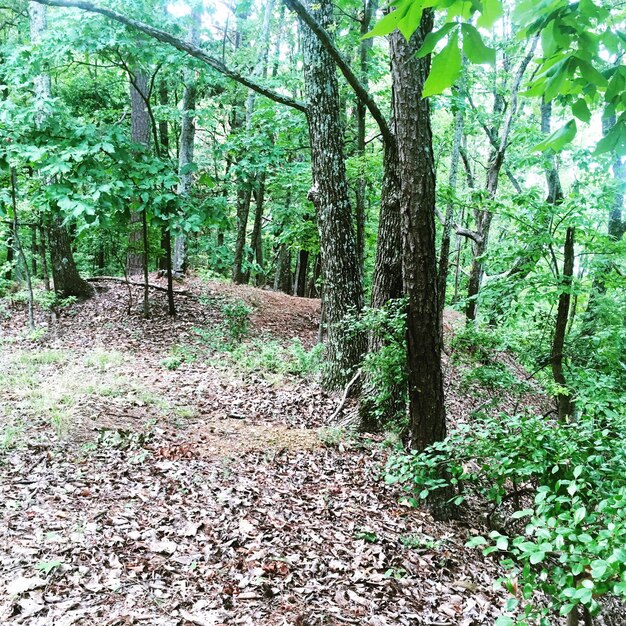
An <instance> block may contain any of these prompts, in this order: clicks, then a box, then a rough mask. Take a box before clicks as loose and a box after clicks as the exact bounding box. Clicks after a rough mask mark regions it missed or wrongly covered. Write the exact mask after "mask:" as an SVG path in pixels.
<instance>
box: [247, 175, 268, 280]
mask: <svg viewBox="0 0 626 626" xmlns="http://www.w3.org/2000/svg"><path fill="white" fill-rule="evenodd" d="M254 197H255V209H254V225H253V227H252V235H251V237H250V240H251V244H252V246H251V250H250V260H251V261H253V260H254V261H255V262H256V265H257V266H258V267H259V268H260V271H257V272H256V281H255V282H256V285H257V287H260V286H261V285H262V284H263V283H264V281H265V275H264V273H263V233H262V226H263V205H264V202H265V172H261V173H260V174H259V177H258V182H257V189H256V192H255V194H254Z"/></svg>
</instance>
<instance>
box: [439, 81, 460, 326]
mask: <svg viewBox="0 0 626 626" xmlns="http://www.w3.org/2000/svg"><path fill="white" fill-rule="evenodd" d="M464 82H465V80H464V79H462V84H461V86H460V90H461V92H463V91H464V84H463V83H464ZM462 139H463V108H462V107H460V106H459V107H458V108H457V111H456V115H455V120H454V138H453V140H452V155H451V157H450V176H449V177H448V186H449V187H450V191H451V193H453V194H456V187H457V178H458V172H459V157H460V154H461V141H462ZM453 222H454V201H453V200H452V199H450V201H449V202H448V205H447V207H446V217H445V221H444V224H443V233H442V235H441V248H440V250H439V269H438V283H437V287H438V294H437V295H438V298H439V326H440V328H441V330H442V332H443V310H444V308H445V306H446V289H447V282H448V266H449V258H450V237H451V234H452V224H453Z"/></svg>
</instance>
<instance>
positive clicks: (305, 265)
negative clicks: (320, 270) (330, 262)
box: [293, 250, 309, 298]
mask: <svg viewBox="0 0 626 626" xmlns="http://www.w3.org/2000/svg"><path fill="white" fill-rule="evenodd" d="M308 269H309V251H308V250H300V251H299V252H298V258H297V260H296V276H295V284H294V286H293V293H294V295H296V296H298V297H300V298H304V296H305V293H306V276H307V272H308Z"/></svg>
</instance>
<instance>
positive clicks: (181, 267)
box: [172, 3, 202, 277]
mask: <svg viewBox="0 0 626 626" xmlns="http://www.w3.org/2000/svg"><path fill="white" fill-rule="evenodd" d="M201 18H202V7H201V5H200V4H199V3H196V4H194V6H193V8H192V10H191V23H190V26H189V33H188V35H187V39H188V40H189V41H190V42H191V43H192V44H193V45H198V42H199V41H200V21H201ZM183 77H184V82H185V86H184V89H183V99H182V107H181V108H182V113H181V120H180V141H179V149H178V174H179V177H180V183H179V185H178V193H179V194H180V195H181V196H183V197H185V198H186V197H188V196H189V193H190V192H191V186H192V183H193V174H192V173H191V172H188V171H186V169H185V168H186V167H187V166H188V165H189V164H191V163H193V157H194V143H195V137H196V124H195V120H194V116H195V111H196V97H197V85H196V81H197V76H196V72H195V71H194V70H192V69H185V71H184V74H183ZM185 243H186V237H185V234H184V233H182V232H179V233H177V234H176V237H175V238H174V259H173V263H172V271H173V273H174V276H176V277H180V276H182V275H183V274H184V273H185V271H186V269H187V267H186V266H187V264H186V256H185Z"/></svg>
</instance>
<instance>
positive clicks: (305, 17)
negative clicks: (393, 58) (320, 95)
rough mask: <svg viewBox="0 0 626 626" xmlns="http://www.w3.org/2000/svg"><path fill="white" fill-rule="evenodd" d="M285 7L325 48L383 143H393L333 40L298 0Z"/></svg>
mask: <svg viewBox="0 0 626 626" xmlns="http://www.w3.org/2000/svg"><path fill="white" fill-rule="evenodd" d="M283 2H284V3H285V5H286V6H287V7H289V9H291V10H292V11H293V12H294V13H296V14H297V16H298V17H299V18H300V20H301V21H302V22H304V24H306V25H307V26H308V27H309V28H310V29H311V31H312V32H313V34H314V35H315V36H316V37H317V38H318V39H319V41H320V43H321V44H322V45H323V46H324V48H326V51H327V52H328V54H330V56H331V57H332V59H333V61H334V62H335V63H336V65H337V67H338V68H339V69H340V70H341V73H342V74H343V76H344V78H345V79H346V81H347V82H348V84H349V85H350V87H352V89H353V91H354V93H355V94H356V96H357V98H358V99H359V100H360V101H361V102H362V103H363V104H364V105H365V106H366V107H367V109H368V110H369V112H370V114H371V115H372V117H373V118H374V120H375V121H376V123H377V124H378V128H380V132H381V134H382V136H383V139H384V140H385V141H395V138H394V135H393V133H392V132H391V129H390V128H389V124H388V123H387V120H386V119H385V116H384V115H383V113H382V111H381V110H380V109H379V108H378V105H377V104H376V102H375V101H374V98H372V96H371V95H370V93H369V92H368V91H367V89H366V88H365V87H364V86H363V84H362V83H361V81H360V80H359V78H358V77H357V75H356V74H355V73H354V72H353V71H352V68H351V67H350V65H349V64H348V62H347V61H346V60H345V59H344V57H343V55H342V54H341V52H339V49H338V48H337V46H335V44H334V42H333V40H332V39H331V38H330V35H329V34H328V33H327V32H326V30H325V29H324V28H323V27H322V26H321V24H320V23H319V22H318V21H317V20H316V19H315V17H313V15H311V13H310V12H309V11H308V9H307V8H306V7H305V6H304V5H303V4H302V3H301V2H300V0H283Z"/></svg>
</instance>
